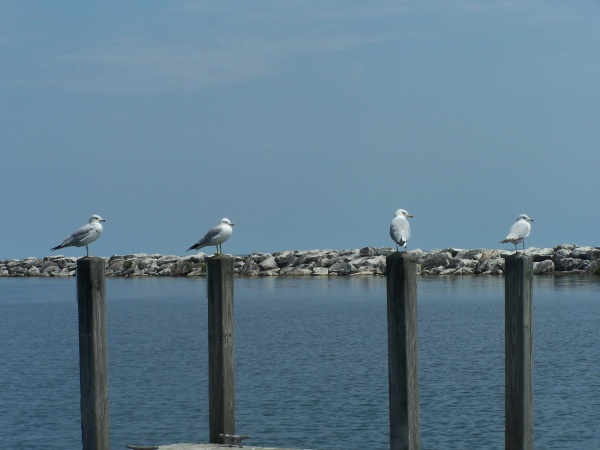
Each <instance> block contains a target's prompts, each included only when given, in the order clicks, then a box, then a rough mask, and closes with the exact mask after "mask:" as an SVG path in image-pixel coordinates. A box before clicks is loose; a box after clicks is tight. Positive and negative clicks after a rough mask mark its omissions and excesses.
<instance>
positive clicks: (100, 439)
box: [77, 256, 110, 450]
mask: <svg viewBox="0 0 600 450" xmlns="http://www.w3.org/2000/svg"><path fill="white" fill-rule="evenodd" d="M77 306H78V311H79V379H80V385H81V434H82V440H83V450H109V449H110V439H109V420H108V346H107V338H106V277H105V264H104V260H103V259H102V258H97V257H93V256H92V257H85V258H80V259H78V260H77Z"/></svg>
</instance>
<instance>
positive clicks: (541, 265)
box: [533, 259, 554, 275]
mask: <svg viewBox="0 0 600 450" xmlns="http://www.w3.org/2000/svg"><path fill="white" fill-rule="evenodd" d="M553 272H554V263H553V262H552V260H551V259H545V260H543V261H537V262H534V263H533V273H534V274H536V275H539V274H543V273H553Z"/></svg>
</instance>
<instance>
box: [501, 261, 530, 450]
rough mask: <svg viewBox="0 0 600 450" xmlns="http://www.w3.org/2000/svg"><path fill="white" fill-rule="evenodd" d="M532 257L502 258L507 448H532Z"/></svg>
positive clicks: (505, 434)
mask: <svg viewBox="0 0 600 450" xmlns="http://www.w3.org/2000/svg"><path fill="white" fill-rule="evenodd" d="M532 268H533V259H532V258H531V256H526V255H524V254H522V253H517V254H515V255H511V256H509V257H507V258H506V262H505V275H504V305H505V306H504V313H505V315H504V332H505V338H504V339H505V393H504V398H505V430H504V436H505V437H504V442H505V448H506V449H507V450H530V449H533V339H532V325H533V324H532V320H533V315H532V304H533V302H532V287H531V282H532Z"/></svg>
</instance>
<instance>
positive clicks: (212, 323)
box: [206, 254, 235, 444]
mask: <svg viewBox="0 0 600 450" xmlns="http://www.w3.org/2000/svg"><path fill="white" fill-rule="evenodd" d="M206 282H207V290H208V372H209V374H208V403H209V428H210V442H211V443H213V444H223V443H225V442H224V439H223V438H222V437H220V436H219V435H221V434H223V435H235V364H234V350H235V346H234V343H235V342H234V341H235V339H234V336H235V335H234V320H233V258H232V257H231V256H228V255H222V254H220V255H216V256H213V257H210V258H207V280H206Z"/></svg>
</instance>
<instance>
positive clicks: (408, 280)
mask: <svg viewBox="0 0 600 450" xmlns="http://www.w3.org/2000/svg"><path fill="white" fill-rule="evenodd" d="M416 276H417V275H416V267H415V263H414V261H412V260H411V256H410V255H407V254H406V253H400V252H395V253H392V254H391V255H389V256H387V258H386V278H387V317H388V367H389V384H390V392H389V397H390V400H389V401H390V450H417V449H420V448H421V435H420V429H419V364H418V333H417V283H416Z"/></svg>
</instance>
